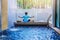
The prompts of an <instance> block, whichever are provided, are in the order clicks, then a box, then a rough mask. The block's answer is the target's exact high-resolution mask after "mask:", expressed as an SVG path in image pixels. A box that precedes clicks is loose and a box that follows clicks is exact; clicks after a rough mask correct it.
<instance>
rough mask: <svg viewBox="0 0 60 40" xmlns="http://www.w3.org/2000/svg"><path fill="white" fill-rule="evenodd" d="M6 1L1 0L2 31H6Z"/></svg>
mask: <svg viewBox="0 0 60 40" xmlns="http://www.w3.org/2000/svg"><path fill="white" fill-rule="evenodd" d="M7 5H8V0H2V30H5V29H7V24H8V19H7V13H8V12H7V11H8V6H7Z"/></svg>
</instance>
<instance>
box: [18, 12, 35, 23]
mask: <svg viewBox="0 0 60 40" xmlns="http://www.w3.org/2000/svg"><path fill="white" fill-rule="evenodd" d="M18 17H19V18H23V22H30V19H29V18H33V17H34V16H32V17H30V16H28V13H27V12H25V15H24V16H23V17H20V16H18Z"/></svg>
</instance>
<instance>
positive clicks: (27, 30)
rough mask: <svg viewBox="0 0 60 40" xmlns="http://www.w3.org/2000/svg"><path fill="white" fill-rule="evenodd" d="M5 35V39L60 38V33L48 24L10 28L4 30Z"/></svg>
mask: <svg viewBox="0 0 60 40" xmlns="http://www.w3.org/2000/svg"><path fill="white" fill-rule="evenodd" d="M3 35H6V37H3V40H60V35H59V34H58V33H56V32H55V31H54V30H53V29H51V28H49V27H46V26H44V27H43V26H33V27H32V26H24V27H22V26H21V27H18V28H10V29H7V30H5V31H3ZM0 39H2V38H0Z"/></svg>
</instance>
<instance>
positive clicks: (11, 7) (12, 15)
mask: <svg viewBox="0 0 60 40" xmlns="http://www.w3.org/2000/svg"><path fill="white" fill-rule="evenodd" d="M52 9H53V8H46V9H35V8H32V9H17V6H16V0H8V25H9V26H13V22H15V21H16V20H21V19H19V18H18V17H17V16H23V15H24V13H25V12H28V14H29V16H34V21H35V22H41V21H43V22H46V21H47V19H48V16H49V15H50V14H51V15H52V14H53V11H52ZM50 22H51V23H52V18H51V20H50Z"/></svg>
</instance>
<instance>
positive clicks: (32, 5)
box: [17, 0, 52, 9]
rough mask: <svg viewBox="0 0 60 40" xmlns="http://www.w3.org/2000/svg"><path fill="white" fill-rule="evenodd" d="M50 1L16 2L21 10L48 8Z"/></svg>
mask: <svg viewBox="0 0 60 40" xmlns="http://www.w3.org/2000/svg"><path fill="white" fill-rule="evenodd" d="M51 6H52V0H17V7H18V8H23V9H31V8H50V7H51Z"/></svg>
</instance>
